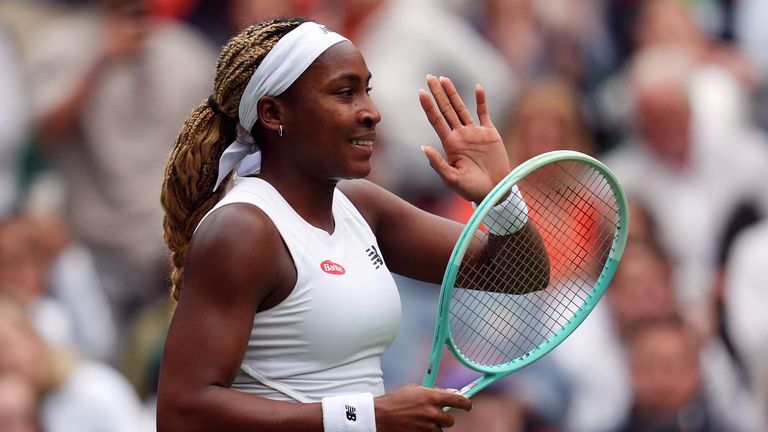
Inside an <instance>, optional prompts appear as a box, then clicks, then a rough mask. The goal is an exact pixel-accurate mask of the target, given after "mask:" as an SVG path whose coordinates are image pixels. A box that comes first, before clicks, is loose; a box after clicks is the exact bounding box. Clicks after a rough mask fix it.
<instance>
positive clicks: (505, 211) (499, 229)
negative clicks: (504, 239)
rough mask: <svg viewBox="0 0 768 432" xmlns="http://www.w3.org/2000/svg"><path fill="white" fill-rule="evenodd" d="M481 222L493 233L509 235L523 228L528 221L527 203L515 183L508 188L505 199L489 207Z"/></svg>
mask: <svg viewBox="0 0 768 432" xmlns="http://www.w3.org/2000/svg"><path fill="white" fill-rule="evenodd" d="M483 223H484V224H485V226H486V227H488V232H489V233H491V234H493V235H509V234H514V233H516V232H518V231H520V230H521V229H523V227H524V226H525V224H526V223H528V205H527V204H525V200H524V199H523V195H522V194H521V193H520V188H518V187H517V185H514V186H512V189H510V190H509V196H507V199H505V200H504V201H502V202H500V203H498V204H496V205H495V206H493V207H491V209H490V210H489V211H488V214H487V215H486V217H485V220H483Z"/></svg>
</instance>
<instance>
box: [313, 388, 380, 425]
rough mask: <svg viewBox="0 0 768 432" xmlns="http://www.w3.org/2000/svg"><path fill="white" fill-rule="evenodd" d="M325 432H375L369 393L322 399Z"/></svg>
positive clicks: (374, 415)
mask: <svg viewBox="0 0 768 432" xmlns="http://www.w3.org/2000/svg"><path fill="white" fill-rule="evenodd" d="M322 406H323V430H324V431H325V432H376V414H375V412H374V410H373V395H372V394H371V393H354V394H345V395H341V396H330V397H324V398H323V400H322Z"/></svg>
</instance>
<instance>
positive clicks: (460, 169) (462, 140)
mask: <svg viewBox="0 0 768 432" xmlns="http://www.w3.org/2000/svg"><path fill="white" fill-rule="evenodd" d="M427 85H428V86H429V91H430V93H431V94H432V96H430V95H429V93H427V92H426V91H425V90H421V91H419V101H420V102H421V106H422V108H423V109H424V112H425V113H426V114H427V118H428V119H429V123H430V124H431V125H432V127H433V128H434V129H435V132H436V133H437V136H438V137H439V138H440V142H441V143H442V145H443V150H445V155H446V158H443V156H442V155H441V154H440V152H438V151H437V150H435V149H434V148H431V147H423V149H424V153H425V154H426V155H427V158H428V159H429V164H430V165H431V166H432V168H433V169H434V170H435V171H436V172H437V174H438V175H439V176H440V178H442V179H443V182H445V184H446V185H448V187H450V188H451V189H452V190H454V191H455V192H456V193H458V194H459V195H461V196H462V197H464V198H465V199H467V200H470V201H475V202H480V201H482V200H483V198H485V196H486V195H487V194H488V193H489V192H490V191H491V189H492V188H493V187H494V186H496V184H497V183H498V182H500V181H501V180H502V179H503V178H504V177H505V176H506V175H507V174H508V173H509V171H510V167H509V159H508V158H507V152H506V150H505V148H504V142H503V141H502V139H501V136H500V135H499V132H498V131H497V130H496V127H495V126H494V125H493V123H492V122H491V117H490V115H489V114H488V105H487V102H486V95H485V90H483V88H482V87H481V86H480V85H477V87H475V98H476V100H477V116H478V119H479V124H478V123H475V121H474V119H473V118H472V115H471V113H470V112H469V110H467V108H466V106H465V105H464V102H463V101H462V100H461V97H460V96H459V94H458V92H457V91H456V87H454V85H453V83H452V82H451V81H450V80H449V79H448V78H444V77H440V78H437V77H434V76H432V75H428V76H427Z"/></svg>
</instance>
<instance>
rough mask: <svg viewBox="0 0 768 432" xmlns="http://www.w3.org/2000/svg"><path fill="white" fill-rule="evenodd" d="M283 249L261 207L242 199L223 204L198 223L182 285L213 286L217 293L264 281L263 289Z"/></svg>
mask: <svg viewBox="0 0 768 432" xmlns="http://www.w3.org/2000/svg"><path fill="white" fill-rule="evenodd" d="M280 250H282V240H281V238H280V234H279V232H278V231H277V228H276V227H275V225H274V223H272V220H271V219H270V218H269V217H268V216H267V215H266V214H265V213H264V212H263V211H262V210H261V209H259V208H258V207H256V206H254V205H251V204H244V203H234V204H228V205H226V206H223V207H221V208H220V209H217V210H216V211H215V212H213V213H211V214H210V215H209V216H208V217H207V218H206V219H205V220H204V221H203V222H202V223H201V224H200V226H199V227H198V229H197V231H196V232H195V234H194V236H193V238H192V241H191V242H190V245H189V252H188V254H187V262H186V265H185V274H184V291H189V290H198V289H200V288H201V287H210V286H214V287H216V291H217V295H224V294H225V293H226V292H229V291H239V290H240V289H245V288H246V287H249V288H250V289H248V291H251V292H253V289H252V288H253V287H258V286H262V287H264V288H265V289H263V290H257V291H264V292H262V294H263V295H265V294H266V291H268V289H266V288H268V287H271V286H273V285H274V280H275V278H276V277H277V275H278V274H279V273H280V268H279V263H280V262H281V260H280V259H279V253H276V251H280ZM256 264H261V265H256ZM231 294H236V293H235V292H231ZM240 294H244V293H240ZM262 298H263V297H262ZM256 300H260V299H258V298H257V299H256Z"/></svg>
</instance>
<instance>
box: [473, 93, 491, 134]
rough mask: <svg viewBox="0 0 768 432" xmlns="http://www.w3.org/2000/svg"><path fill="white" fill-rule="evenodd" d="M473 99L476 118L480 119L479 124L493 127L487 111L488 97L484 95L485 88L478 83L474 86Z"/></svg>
mask: <svg viewBox="0 0 768 432" xmlns="http://www.w3.org/2000/svg"><path fill="white" fill-rule="evenodd" d="M475 100H476V101H477V118H478V119H480V125H481V126H484V127H493V122H492V121H491V115H490V113H489V112H488V99H487V98H486V95H485V89H484V88H483V86H481V85H480V84H478V85H476V86H475Z"/></svg>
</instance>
